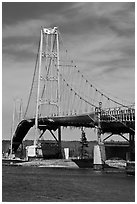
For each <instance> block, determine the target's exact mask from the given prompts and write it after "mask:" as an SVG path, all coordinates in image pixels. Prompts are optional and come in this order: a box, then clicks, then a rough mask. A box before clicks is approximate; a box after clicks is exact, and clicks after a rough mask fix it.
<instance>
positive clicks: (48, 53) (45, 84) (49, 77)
mask: <svg viewBox="0 0 137 204" xmlns="http://www.w3.org/2000/svg"><path fill="white" fill-rule="evenodd" d="M59 61H60V60H59V32H58V29H57V27H54V28H53V29H52V28H43V27H42V28H41V31H40V44H39V51H38V62H37V65H38V69H37V77H38V78H37V86H36V87H37V95H36V113H35V140H34V145H36V143H37V139H38V135H39V130H38V119H39V118H40V117H43V116H47V117H49V116H59V115H60V75H59ZM58 140H59V141H60V143H61V128H59V129H58Z"/></svg>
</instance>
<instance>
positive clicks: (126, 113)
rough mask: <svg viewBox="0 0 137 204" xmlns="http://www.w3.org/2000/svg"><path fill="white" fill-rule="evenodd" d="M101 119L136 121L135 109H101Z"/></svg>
mask: <svg viewBox="0 0 137 204" xmlns="http://www.w3.org/2000/svg"><path fill="white" fill-rule="evenodd" d="M101 121H107V122H108V121H112V122H114V121H122V122H125V121H126V122H127V121H135V109H133V108H130V109H129V108H128V109H124V110H122V109H118V110H116V109H111V110H106V111H103V110H102V111H101Z"/></svg>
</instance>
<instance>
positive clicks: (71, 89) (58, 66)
mask: <svg viewBox="0 0 137 204" xmlns="http://www.w3.org/2000/svg"><path fill="white" fill-rule="evenodd" d="M61 42H62V41H61V34H60V32H59V30H58V28H57V27H54V28H53V29H52V28H44V27H42V28H41V30H40V40H39V46H38V51H37V57H36V63H35V69H34V74H33V80H32V85H31V89H30V94H29V98H28V103H27V107H26V111H25V113H24V116H23V118H22V119H21V120H20V122H19V123H18V124H17V126H16V129H15V131H14V134H13V139H12V150H13V151H14V152H15V151H16V150H17V149H18V147H19V145H20V144H21V143H22V141H23V139H24V137H25V136H26V134H27V133H28V131H29V130H30V128H32V127H34V128H35V135H34V144H35V145H36V144H37V141H38V139H39V138H41V137H42V135H43V134H44V133H45V131H46V130H49V131H50V133H51V134H52V135H53V137H54V138H55V139H56V140H57V141H58V142H61V127H62V126H64V127H69V126H70V127H86V128H97V139H98V141H99V142H100V141H101V135H102V134H104V133H110V135H109V136H108V137H107V138H109V137H110V136H111V135H113V134H119V135H120V136H122V137H123V138H125V137H124V136H123V134H124V133H129V140H133V138H134V135H135V107H134V104H128V103H125V102H121V101H119V100H115V99H114V98H112V97H109V96H107V95H106V94H105V93H103V92H102V91H100V90H99V89H98V88H96V87H95V86H94V85H93V84H92V83H91V82H90V81H89V80H88V79H87V78H86V77H85V76H84V75H83V74H82V72H81V71H80V70H79V69H78V67H77V66H76V65H75V64H74V62H73V61H71V60H70V59H69V57H68V51H67V50H64V52H63V51H62V50H61ZM54 131H58V139H57V138H56V137H55V135H54ZM107 138H105V139H107ZM131 138H132V139H131ZM125 139H126V138H125Z"/></svg>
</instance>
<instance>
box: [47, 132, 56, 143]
mask: <svg viewBox="0 0 137 204" xmlns="http://www.w3.org/2000/svg"><path fill="white" fill-rule="evenodd" d="M49 131H50V133H51V134H52V136H53V137H54V139H55V140H56V142H57V143H58V140H57V138H56V137H55V135H54V134H53V132H52V131H51V130H49Z"/></svg>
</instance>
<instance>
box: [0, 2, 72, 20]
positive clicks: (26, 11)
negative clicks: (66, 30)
mask: <svg viewBox="0 0 137 204" xmlns="http://www.w3.org/2000/svg"><path fill="white" fill-rule="evenodd" d="M69 4H70V3H65V2H53V3H51V2H3V3H2V19H3V24H15V23H17V22H19V21H22V20H23V21H24V20H28V19H36V18H40V17H42V16H43V15H48V14H51V13H60V12H61V10H62V9H64V7H68V6H69Z"/></svg>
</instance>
